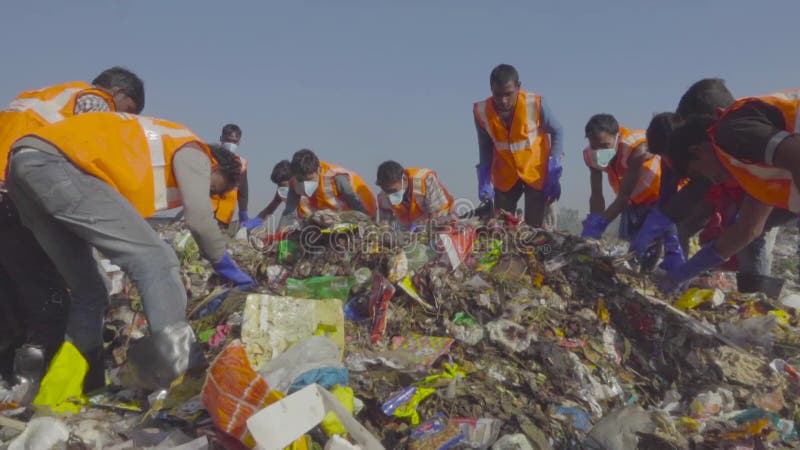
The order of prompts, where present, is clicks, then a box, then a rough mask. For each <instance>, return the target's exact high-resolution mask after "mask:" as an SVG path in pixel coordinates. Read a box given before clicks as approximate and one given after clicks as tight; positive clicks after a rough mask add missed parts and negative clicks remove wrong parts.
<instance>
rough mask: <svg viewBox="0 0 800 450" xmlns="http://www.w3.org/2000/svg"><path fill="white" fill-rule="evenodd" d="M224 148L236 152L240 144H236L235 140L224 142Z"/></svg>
mask: <svg viewBox="0 0 800 450" xmlns="http://www.w3.org/2000/svg"><path fill="white" fill-rule="evenodd" d="M222 148H224V149H225V150H228V151H230V152H233V153H236V150H238V149H239V144H234V143H233V142H223V143H222Z"/></svg>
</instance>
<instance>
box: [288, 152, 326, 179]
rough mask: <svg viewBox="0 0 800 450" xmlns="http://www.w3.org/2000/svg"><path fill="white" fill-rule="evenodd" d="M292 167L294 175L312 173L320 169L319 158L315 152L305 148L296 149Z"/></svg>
mask: <svg viewBox="0 0 800 450" xmlns="http://www.w3.org/2000/svg"><path fill="white" fill-rule="evenodd" d="M290 167H291V169H292V175H293V176H297V175H300V176H305V175H311V174H312V173H314V172H316V171H317V170H319V158H317V155H315V154H314V152H312V151H311V150H309V149H307V148H304V149H302V150H298V151H296V152H295V154H294V155H293V156H292V162H291V163H290Z"/></svg>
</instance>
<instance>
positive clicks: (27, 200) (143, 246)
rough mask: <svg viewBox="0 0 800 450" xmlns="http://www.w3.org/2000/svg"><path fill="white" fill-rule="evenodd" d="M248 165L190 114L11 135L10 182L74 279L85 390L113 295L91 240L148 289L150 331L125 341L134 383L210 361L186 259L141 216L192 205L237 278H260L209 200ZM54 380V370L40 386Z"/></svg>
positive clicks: (92, 383)
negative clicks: (188, 285)
mask: <svg viewBox="0 0 800 450" xmlns="http://www.w3.org/2000/svg"><path fill="white" fill-rule="evenodd" d="M240 177H241V163H240V162H239V160H238V158H237V157H236V156H235V155H233V154H232V153H231V152H229V151H227V150H225V149H223V148H221V147H218V146H208V145H206V144H204V143H203V142H202V141H201V140H200V139H199V138H198V137H197V136H195V134H194V133H192V131H191V130H189V129H188V128H186V127H184V126H182V125H179V124H176V123H172V122H168V121H165V120H161V119H156V118H150V117H142V116H135V115H131V114H121V113H93V114H84V115H80V116H75V117H73V118H70V119H66V120H64V121H62V122H59V123H57V124H53V125H49V126H46V127H42V128H40V129H38V130H36V131H34V132H33V133H30V134H28V135H26V136H24V137H22V138H21V139H19V140H17V141H16V142H15V143H14V144H13V146H12V149H11V156H10V159H9V171H8V189H9V193H10V194H11V197H12V198H13V199H14V202H15V203H16V205H17V206H18V208H19V212H20V217H21V219H22V221H23V223H24V224H25V225H26V226H27V227H29V228H30V229H31V231H32V232H33V234H34V235H35V236H36V239H37V240H38V242H39V243H40V244H41V245H42V248H44V250H45V252H46V253H47V254H48V255H49V256H50V257H51V258H52V260H53V262H54V263H55V265H56V267H57V268H58V270H59V271H60V272H61V274H62V275H63V276H64V278H65V279H66V281H67V283H68V285H69V287H70V290H71V291H72V294H73V302H72V305H71V306H70V309H69V318H68V321H67V329H66V339H67V343H65V344H64V345H65V346H67V347H66V348H67V349H69V348H77V350H78V351H80V354H81V355H83V357H84V358H85V359H86V360H87V361H88V363H89V371H88V374H87V376H86V380H85V383H84V389H85V390H86V391H89V390H92V389H93V388H97V387H100V386H102V385H103V384H104V373H103V365H102V348H103V347H102V344H103V339H102V330H103V317H104V312H105V307H106V305H107V303H108V294H107V291H106V287H105V284H104V282H103V279H102V278H101V276H100V274H99V273H98V271H97V266H96V263H95V261H94V259H93V257H92V250H91V248H92V247H95V248H96V249H97V250H99V251H100V252H101V253H102V254H103V255H105V256H106V257H108V258H109V259H110V260H111V261H112V263H114V264H116V265H118V266H120V267H121V268H122V269H123V270H124V271H125V272H126V273H127V274H128V275H129V276H130V277H131V279H132V280H133V281H134V284H135V285H136V287H137V288H138V291H139V293H140V295H141V299H142V304H143V306H144V312H145V315H146V317H147V320H148V323H149V329H150V335H149V336H148V337H145V338H143V339H140V340H138V341H136V342H135V343H134V344H132V345H131V347H130V350H129V351H128V362H129V364H130V366H129V368H130V370H131V371H132V372H133V373H134V376H135V379H136V380H137V381H136V383H137V384H139V385H140V386H143V387H147V388H151V389H155V388H159V387H166V386H168V385H169V383H170V382H171V381H172V380H173V379H174V378H175V377H177V376H178V375H180V374H181V373H182V372H183V371H184V370H186V369H187V368H188V367H190V366H192V365H194V364H199V363H201V361H200V360H199V359H198V358H195V357H196V356H201V354H202V353H201V352H199V351H197V349H196V348H195V347H196V344H195V339H194V335H193V332H192V329H191V328H190V327H189V325H188V323H187V322H186V317H185V309H186V302H187V298H186V290H185V288H184V286H183V282H182V280H181V278H180V275H179V272H178V259H177V257H176V256H175V253H174V252H173V251H172V249H171V248H170V247H169V246H168V245H167V244H166V243H165V242H164V241H163V240H162V239H161V238H160V237H159V235H158V234H157V233H156V232H155V231H154V230H153V229H152V228H151V227H150V225H149V224H148V223H147V222H146V221H145V220H144V219H145V218H147V217H150V216H152V215H153V214H154V213H155V212H156V211H159V210H165V209H169V208H175V207H178V206H183V208H184V213H185V220H186V224H187V226H188V228H189V230H190V231H191V232H192V235H193V236H194V238H195V240H196V241H197V244H198V246H199V248H200V251H201V253H202V254H203V256H204V257H205V258H206V259H208V260H209V261H211V262H212V267H213V268H214V270H215V271H216V272H217V273H218V274H219V275H220V276H221V277H223V278H225V279H227V280H229V281H230V282H232V283H233V284H234V285H236V286H239V287H242V288H247V287H250V286H253V285H254V282H253V279H252V278H250V276H248V275H247V274H245V273H244V272H242V270H241V269H239V268H238V267H237V266H236V264H235V263H234V262H233V260H232V259H231V256H230V254H229V253H228V252H227V251H226V248H225V247H226V243H225V239H224V237H223V236H222V234H221V233H220V231H219V229H218V227H217V224H216V223H215V221H214V217H213V213H212V210H211V204H210V202H209V201H208V196H209V193H212V194H219V193H224V192H227V191H229V190H231V189H233V188H235V187H236V185H237V183H238V182H239V179H240ZM73 346H74V347H73ZM62 348H64V346H62ZM60 353H61V352H59V354H60ZM66 354H68V352H67V353H66ZM58 359H59V356H58V355H56V357H55V358H54V360H53V364H56V363H57V362H59V361H58ZM51 366H52V365H51ZM53 382H54V383H57V382H58V380H54V381H53ZM47 383H48V377H47V376H45V378H44V380H43V382H42V389H43V390H44V389H45V386H46V385H47Z"/></svg>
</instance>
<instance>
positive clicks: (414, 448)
mask: <svg viewBox="0 0 800 450" xmlns="http://www.w3.org/2000/svg"><path fill="white" fill-rule="evenodd" d="M462 438H463V435H462V433H461V429H460V428H459V427H458V425H456V424H454V423H452V422H450V421H449V420H448V419H447V417H445V416H444V414H442V413H438V414H436V415H435V416H434V417H432V418H430V419H428V420H426V421H425V422H422V423H421V424H419V425H418V426H417V427H416V428H414V429H413V430H411V436H410V440H411V443H410V444H409V445H408V448H409V450H446V449H449V448H453V447H454V446H456V445H457V444H458V443H459V442H460V441H461V439H462Z"/></svg>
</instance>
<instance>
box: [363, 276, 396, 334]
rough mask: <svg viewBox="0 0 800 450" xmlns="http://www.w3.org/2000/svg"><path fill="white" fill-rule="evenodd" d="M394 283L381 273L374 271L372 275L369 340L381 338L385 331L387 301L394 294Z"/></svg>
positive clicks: (387, 309)
mask: <svg viewBox="0 0 800 450" xmlns="http://www.w3.org/2000/svg"><path fill="white" fill-rule="evenodd" d="M394 292H395V287H394V285H393V284H392V283H391V282H390V281H389V280H388V279H387V278H386V277H384V276H383V275H381V274H379V273H376V274H375V275H373V277H372V296H371V297H370V299H369V315H370V317H371V318H372V322H371V323H370V331H371V334H370V340H371V341H372V343H373V344H374V343H376V342H378V341H379V340H381V337H383V334H384V332H385V331H386V319H387V314H388V311H389V301H390V300H391V299H392V297H393V296H394Z"/></svg>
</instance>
